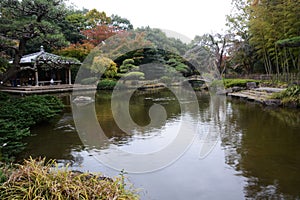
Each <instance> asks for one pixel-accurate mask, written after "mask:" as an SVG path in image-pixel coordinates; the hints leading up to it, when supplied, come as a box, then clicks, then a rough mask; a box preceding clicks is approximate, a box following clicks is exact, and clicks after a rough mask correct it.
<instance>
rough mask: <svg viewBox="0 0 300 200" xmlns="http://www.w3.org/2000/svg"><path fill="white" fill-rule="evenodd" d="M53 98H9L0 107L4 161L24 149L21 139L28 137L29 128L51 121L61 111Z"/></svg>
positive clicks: (1, 142) (1, 148) (0, 136)
mask: <svg viewBox="0 0 300 200" xmlns="http://www.w3.org/2000/svg"><path fill="white" fill-rule="evenodd" d="M63 106H64V105H63V104H62V102H61V101H60V100H59V99H58V98H57V97H55V96H50V95H44V96H38V95H33V96H28V97H24V98H15V99H12V98H10V99H9V100H7V101H6V102H2V103H1V106H0V151H1V158H0V159H4V160H8V159H13V158H14V156H15V155H16V154H17V153H19V152H21V151H22V150H23V149H24V146H25V144H24V143H23V142H22V139H23V138H24V137H26V136H29V135H30V127H32V126H34V125H36V124H38V123H41V122H43V121H48V120H49V119H52V118H53V117H54V116H55V115H56V114H57V113H59V112H61V111H62V109H63Z"/></svg>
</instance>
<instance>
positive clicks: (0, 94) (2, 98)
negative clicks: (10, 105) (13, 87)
mask: <svg viewBox="0 0 300 200" xmlns="http://www.w3.org/2000/svg"><path fill="white" fill-rule="evenodd" d="M8 100H9V95H8V94H6V93H4V92H0V102H4V101H8Z"/></svg>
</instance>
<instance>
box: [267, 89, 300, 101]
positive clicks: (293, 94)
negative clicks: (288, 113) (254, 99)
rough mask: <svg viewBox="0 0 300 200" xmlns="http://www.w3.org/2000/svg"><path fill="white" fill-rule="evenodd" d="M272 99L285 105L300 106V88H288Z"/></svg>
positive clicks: (275, 94)
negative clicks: (278, 100)
mask: <svg viewBox="0 0 300 200" xmlns="http://www.w3.org/2000/svg"><path fill="white" fill-rule="evenodd" d="M271 98H275V99H280V100H281V101H282V103H283V104H284V105H286V104H295V105H296V106H300V86H298V85H294V86H291V87H288V88H287V89H286V90H284V91H282V92H280V93H274V94H273V95H272V97H271Z"/></svg>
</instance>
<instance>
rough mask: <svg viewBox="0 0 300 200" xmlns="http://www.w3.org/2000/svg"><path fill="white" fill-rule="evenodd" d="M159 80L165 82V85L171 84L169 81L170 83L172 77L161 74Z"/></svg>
mask: <svg viewBox="0 0 300 200" xmlns="http://www.w3.org/2000/svg"><path fill="white" fill-rule="evenodd" d="M160 80H161V82H163V83H165V84H167V85H171V83H172V78H171V77H169V76H162V77H161V78H160Z"/></svg>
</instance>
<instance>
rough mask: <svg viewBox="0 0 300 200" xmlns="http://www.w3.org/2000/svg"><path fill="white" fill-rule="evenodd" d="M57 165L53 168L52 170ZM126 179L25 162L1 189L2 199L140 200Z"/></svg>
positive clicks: (53, 162) (52, 163) (35, 161)
mask: <svg viewBox="0 0 300 200" xmlns="http://www.w3.org/2000/svg"><path fill="white" fill-rule="evenodd" d="M54 166H56V167H55V168H54V169H53V167H54ZM125 187H126V184H125V181H124V176H123V175H121V177H116V178H114V179H111V178H108V177H103V176H101V175H99V174H98V175H97V174H95V175H94V174H90V173H81V172H78V171H69V170H68V169H67V168H65V169H58V167H57V164H56V162H55V161H49V162H47V163H45V159H43V160H33V159H29V160H25V162H24V164H23V165H18V168H17V169H16V170H15V171H13V172H12V174H11V175H10V177H9V179H8V181H6V182H5V183H4V184H2V185H1V186H0V198H1V199H51V200H52V199H53V200H56V199H124V200H125V199H128V200H131V199H132V200H134V199H138V196H137V194H136V193H135V192H134V191H133V190H132V189H126V188H125Z"/></svg>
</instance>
